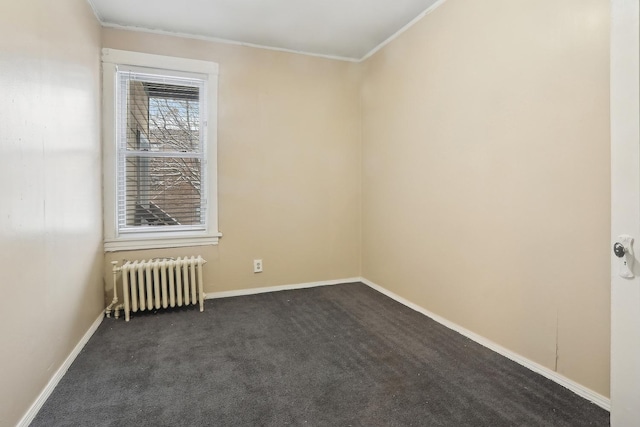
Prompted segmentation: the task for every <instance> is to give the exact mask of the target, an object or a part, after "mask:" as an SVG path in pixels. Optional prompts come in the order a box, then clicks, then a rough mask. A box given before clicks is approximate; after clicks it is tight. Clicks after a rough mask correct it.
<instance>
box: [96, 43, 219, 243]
mask: <svg viewBox="0 0 640 427" xmlns="http://www.w3.org/2000/svg"><path fill="white" fill-rule="evenodd" d="M103 70H104V95H105V100H104V103H105V105H104V107H105V108H104V110H105V126H104V145H105V150H104V151H105V153H104V154H105V155H104V158H105V185H104V188H105V250H107V251H114V250H125V249H145V248H161V247H176V246H192V245H200V244H216V243H217V240H218V238H219V237H220V233H219V232H218V230H217V194H216V193H217V191H216V190H217V188H216V181H217V180H216V162H215V154H216V153H215V151H216V144H215V129H216V126H215V124H216V117H215V110H216V101H217V100H216V89H217V87H216V86H217V65H216V64H214V63H210V62H205V61H195V60H187V59H181V58H171V57H163V56H157V55H146V54H139V53H135V52H125V51H116V50H112V49H104V50H103Z"/></svg>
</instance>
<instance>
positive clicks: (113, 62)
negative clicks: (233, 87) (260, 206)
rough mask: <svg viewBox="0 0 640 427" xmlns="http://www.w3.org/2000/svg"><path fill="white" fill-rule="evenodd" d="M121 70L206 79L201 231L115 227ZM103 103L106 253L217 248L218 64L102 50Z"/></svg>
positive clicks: (219, 234)
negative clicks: (122, 230) (138, 69)
mask: <svg viewBox="0 0 640 427" xmlns="http://www.w3.org/2000/svg"><path fill="white" fill-rule="evenodd" d="M118 66H121V67H123V66H130V67H145V68H152V69H157V70H162V71H166V72H167V74H168V75H176V76H179V75H181V73H192V74H199V75H203V76H204V78H205V79H206V81H207V91H206V96H207V99H206V117H204V118H202V119H203V120H204V121H205V122H206V123H205V125H206V140H205V141H204V144H205V147H206V151H205V153H206V173H204V176H206V182H205V183H204V184H206V185H204V186H203V187H204V188H206V193H207V194H206V195H205V198H206V200H207V207H206V221H205V222H206V224H205V227H204V229H203V230H195V231H194V230H189V231H175V230H171V231H167V230H162V228H161V227H159V228H158V230H153V231H149V230H144V231H141V232H127V233H118V224H117V218H118V215H117V210H118V205H117V199H116V196H117V194H116V185H117V157H116V155H117V149H116V144H117V142H116V117H117V107H118V106H117V105H116V99H117V97H116V90H117V87H116V72H117V70H118ZM102 76H103V81H102V84H103V86H102V99H103V127H102V138H103V144H102V145H103V162H104V165H103V171H104V172H103V179H104V182H103V192H104V250H105V251H106V252H114V251H121V250H134V249H159V248H175V247H185V246H201V245H216V244H218V240H219V238H220V237H221V236H222V234H221V233H220V232H219V231H218V174H217V152H218V150H217V124H218V120H217V117H218V64H216V63H215V62H209V61H200V60H195V59H186V58H177V57H170V56H162V55H151V54H146V53H139V52H129V51H124V50H116V49H107V48H105V49H102Z"/></svg>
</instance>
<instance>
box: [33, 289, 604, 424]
mask: <svg viewBox="0 0 640 427" xmlns="http://www.w3.org/2000/svg"><path fill="white" fill-rule="evenodd" d="M285 425H294V426H306V425H309V426H608V425H609V413H608V412H607V411H605V410H603V409H601V408H599V407H597V406H596V405H594V404H592V403H590V402H588V401H586V400H584V399H582V398H580V397H578V396H576V395H575V394H573V393H572V392H570V391H568V390H567V389H565V388H563V387H561V386H559V385H557V384H555V383H554V382H552V381H549V380H547V379H546V378H544V377H542V376H540V375H537V374H534V373H532V372H531V371H529V370H527V369H525V368H523V367H521V366H520V365H518V364H516V363H514V362H511V361H510V360H508V359H505V358H504V357H502V356H499V355H498V354H496V353H493V352H492V351H490V350H487V349H486V348H484V347H482V346H480V345H478V344H475V343H474V342H472V341H470V340H468V339H466V338H464V337H463V336H461V335H459V334H458V333H456V332H453V331H451V330H449V329H447V328H445V327H443V326H441V325H439V324H437V323H436V322H434V321H432V320H431V319H429V318H427V317H425V316H423V315H421V314H419V313H417V312H414V311H412V310H410V309H408V308H406V307H404V306H402V305H400V304H398V303H396V302H395V301H393V300H391V299H389V298H387V297H386V296H384V295H382V294H380V293H378V292H376V291H374V290H372V289H370V288H369V287H367V286H365V285H363V284H360V283H354V284H345V285H337V286H327V287H320V288H312V289H304V290H296V291H286V292H274V293H268V294H260V295H252V296H243V297H237V298H226V299H218V300H208V301H206V308H205V311H204V313H200V312H199V311H197V309H181V310H174V311H170V312H166V311H165V312H158V313H157V314H153V313H150V314H146V315H141V314H136V315H135V316H133V317H132V320H131V322H129V323H125V322H124V320H123V319H120V320H117V321H116V320H114V319H105V321H104V322H103V323H102V325H101V326H100V328H99V329H98V331H97V332H96V334H95V335H94V336H93V337H92V338H91V340H90V341H89V343H88V344H87V346H86V347H85V349H84V350H83V351H82V353H81V354H80V356H79V357H78V358H77V359H76V361H75V362H74V363H73V365H72V366H71V368H70V369H69V371H68V373H67V374H66V375H65V377H64V378H63V379H62V381H61V382H60V384H59V385H58V387H57V388H56V389H55V391H54V392H53V394H52V395H51V397H50V398H49V400H48V401H47V402H46V403H45V405H44V406H43V408H42V410H41V411H40V413H39V414H38V416H37V417H36V419H35V420H34V422H33V424H32V426H285Z"/></svg>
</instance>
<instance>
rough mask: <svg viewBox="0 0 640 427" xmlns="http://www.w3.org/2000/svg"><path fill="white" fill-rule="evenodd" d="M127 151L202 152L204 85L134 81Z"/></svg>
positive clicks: (129, 99)
mask: <svg viewBox="0 0 640 427" xmlns="http://www.w3.org/2000/svg"><path fill="white" fill-rule="evenodd" d="M138 133H141V134H142V135H143V140H144V141H146V142H148V144H147V145H140V140H139V139H137V138H138V136H137V135H138ZM127 150H144V151H165V152H166V151H169V152H183V153H184V152H189V153H197V152H200V151H201V149H200V88H199V87H194V86H181V85H175V84H166V83H156V82H147V81H138V80H131V81H130V82H129V97H128V114H127Z"/></svg>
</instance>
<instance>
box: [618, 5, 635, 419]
mask: <svg viewBox="0 0 640 427" xmlns="http://www.w3.org/2000/svg"><path fill="white" fill-rule="evenodd" d="M639 3H640V1H639V0H612V1H611V7H612V9H611V168H612V169H611V185H612V187H611V188H612V191H611V232H612V245H613V244H614V243H616V242H619V243H622V244H623V245H624V246H627V247H626V248H625V249H624V250H623V248H620V247H619V248H618V251H617V252H618V255H622V256H621V258H618V257H617V256H615V255H614V254H612V259H611V425H612V426H613V427H627V426H640V109H639V104H640V88H639V86H640V84H639V83H640V72H639V68H638V62H639V61H638V56H639V53H638V52H639V49H640V45H639V44H640V43H639V39H640V31H639V29H638V28H639V27H638V21H639V18H638V17H639V14H640V10H639V9H640V8H639ZM620 235H629V236H630V237H632V238H633V239H634V242H633V245H631V247H629V245H628V244H626V243H625V242H624V238H622V239H621V238H619V236H620ZM629 249H631V251H630V250H629ZM623 252H626V253H625V254H623ZM634 253H635V256H634ZM625 260H626V261H627V262H628V264H631V262H632V261H633V265H632V266H631V267H632V268H631V270H632V273H633V275H634V276H635V277H630V278H623V277H621V275H620V268H621V267H622V269H623V270H624V262H625Z"/></svg>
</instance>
